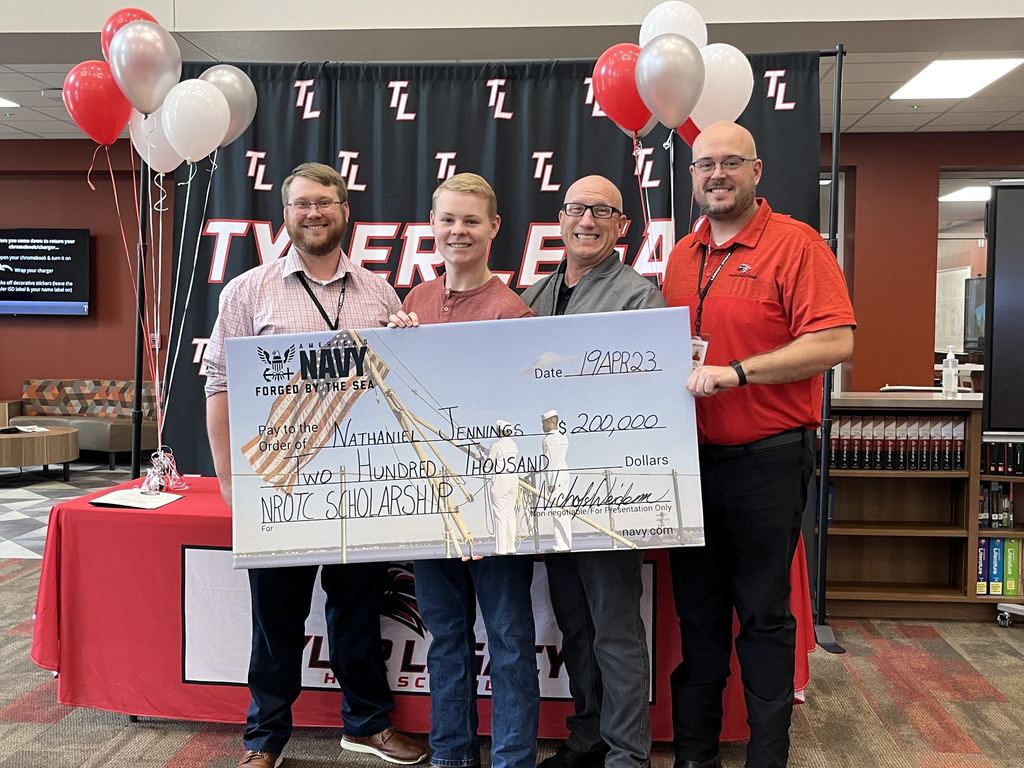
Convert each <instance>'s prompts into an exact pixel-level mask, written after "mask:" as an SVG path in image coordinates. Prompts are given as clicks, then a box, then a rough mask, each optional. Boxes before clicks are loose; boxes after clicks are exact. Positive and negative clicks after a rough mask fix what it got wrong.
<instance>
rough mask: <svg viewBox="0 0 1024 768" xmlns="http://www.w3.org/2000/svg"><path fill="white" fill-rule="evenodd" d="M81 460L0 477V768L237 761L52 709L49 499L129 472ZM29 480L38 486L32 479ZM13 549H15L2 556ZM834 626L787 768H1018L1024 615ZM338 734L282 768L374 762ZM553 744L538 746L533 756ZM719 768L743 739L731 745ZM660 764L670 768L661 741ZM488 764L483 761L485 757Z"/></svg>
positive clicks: (227, 748) (182, 731)
mask: <svg viewBox="0 0 1024 768" xmlns="http://www.w3.org/2000/svg"><path fill="white" fill-rule="evenodd" d="M126 476H127V473H126V472H124V471H119V472H115V473H110V472H107V471H106V470H105V469H101V468H98V467H85V466H77V465H76V466H75V467H74V469H73V473H72V483H71V484H70V485H68V484H64V483H61V482H59V475H56V478H57V479H55V477H54V476H49V477H47V476H42V475H31V476H27V477H26V476H23V477H22V478H20V479H18V480H12V479H10V478H5V477H3V476H0V536H5V537H7V538H6V540H4V541H3V542H0V547H3V549H0V558H4V559H0V638H2V642H0V768H64V767H65V766H67V767H68V768H71V767H72V766H76V767H77V766H86V767H88V768H93V767H94V768H101V767H103V768H128V767H129V766H131V767H132V768H134V767H136V766H138V767H140V768H164V767H165V766H166V767H168V768H231V766H233V765H234V764H235V761H236V760H237V759H238V755H239V752H240V749H241V739H240V735H241V734H240V729H239V728H238V727H237V726H230V725H229V726H224V725H209V724H198V723H186V722H177V721H167V720H143V721H141V722H137V723H129V722H128V721H127V719H126V718H124V717H122V716H120V715H112V714H108V713H105V712H99V711H96V710H86V709H73V708H70V707H64V706H60V705H58V704H57V703H56V681H55V680H54V679H53V678H52V677H51V675H50V674H49V673H48V672H44V671H42V670H40V669H38V668H37V667H35V665H33V664H32V662H31V661H30V660H29V646H30V643H31V632H32V610H33V603H34V600H35V592H36V584H37V582H38V579H39V561H38V559H32V558H37V557H38V554H37V553H39V552H41V551H42V549H41V547H42V540H43V536H44V535H45V525H46V517H45V513H46V511H48V509H49V505H50V504H51V503H52V502H53V500H55V499H59V498H64V497H66V496H74V495H78V494H80V493H82V492H84V491H85V490H88V489H91V488H96V487H103V486H104V485H110V484H113V483H116V482H120V481H122V480H123V479H125V478H126ZM27 481H34V482H27ZM7 552H12V553H14V556H13V557H12V556H11V555H8V554H6V553H7ZM994 616H995V611H994V609H993V621H992V622H990V623H968V622H963V623H960V622H921V621H913V622H910V621H902V622H899V621H889V620H885V621H883V620H874V621H872V620H859V621H858V620H843V621H834V622H833V627H834V629H835V630H836V635H837V637H838V638H839V641H840V642H841V643H842V644H843V645H844V646H845V647H846V649H847V651H848V652H847V653H846V654H845V655H841V656H834V655H831V654H828V653H825V652H823V651H820V650H819V651H818V652H817V653H815V654H813V655H812V657H811V675H812V682H811V685H810V687H809V688H808V690H807V698H808V703H807V704H803V705H801V706H798V707H797V708H796V710H795V713H794V718H793V728H792V732H791V735H792V753H791V759H790V766H791V767H792V768H1024V623H1021V624H1018V625H1016V626H1013V627H1010V628H1009V629H1003V628H1000V627H998V626H997V625H996V623H995V621H994ZM337 740H338V733H337V732H336V731H334V730H330V729H300V730H298V731H297V732H296V734H295V736H294V737H293V738H292V740H291V742H290V743H289V745H288V749H287V751H286V757H287V760H286V762H285V768H314V766H331V765H345V766H352V767H353V768H363V767H364V766H365V768H370V766H379V763H377V762H375V761H374V760H373V759H372V758H369V757H365V756H356V755H353V754H352V753H348V752H344V753H343V752H342V751H341V749H340V747H339V746H338V741H337ZM555 746H557V745H556V744H554V743H552V742H543V743H542V744H541V757H545V756H547V755H548V754H550V753H551V752H552V751H553V749H554V748H555ZM722 754H723V757H724V759H725V760H724V764H725V766H727V768H739V766H742V765H743V745H741V744H730V745H725V746H724V747H723V750H722ZM652 762H653V764H654V766H655V768H670V766H671V765H672V756H671V750H670V749H669V748H668V747H667V745H659V746H658V748H657V750H656V753H655V754H654V756H653V761H652ZM487 764H488V762H487V760H486V758H485V765H487Z"/></svg>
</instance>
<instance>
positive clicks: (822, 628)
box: [814, 43, 846, 653]
mask: <svg viewBox="0 0 1024 768" xmlns="http://www.w3.org/2000/svg"><path fill="white" fill-rule="evenodd" d="M821 55H822V56H835V57H836V68H835V83H834V87H833V90H832V184H831V189H830V194H829V201H828V246H829V248H831V249H832V253H833V255H835V254H838V252H839V238H838V236H837V234H836V229H837V228H838V226H839V134H840V127H841V122H840V117H841V107H842V100H843V57H844V56H845V55H846V49H845V48H844V47H843V44H842V43H839V44H838V45H837V46H836V49H835V50H834V51H822V52H821ZM824 379H825V381H824V385H823V386H824V392H823V393H822V398H821V448H820V449H819V451H818V466H819V472H820V474H819V476H818V510H817V511H818V538H817V542H816V543H817V548H816V556H815V567H814V638H815V640H817V642H818V645H820V646H821V647H822V648H824V649H825V650H826V651H828V652H829V653H846V649H845V648H843V647H842V646H841V645H840V644H839V643H838V642H837V641H836V635H835V632H833V631H832V627H830V626H829V625H828V617H827V615H826V611H825V589H826V588H825V581H826V571H827V556H828V510H829V503H828V502H829V493H828V481H829V472H828V451H829V436H830V434H831V432H832V369H831V368H830V369H829V370H827V371H825V376H824Z"/></svg>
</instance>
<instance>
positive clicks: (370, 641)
mask: <svg viewBox="0 0 1024 768" xmlns="http://www.w3.org/2000/svg"><path fill="white" fill-rule="evenodd" d="M318 570H319V571H320V585H321V586H322V587H323V588H324V592H326V593H327V604H326V606H325V607H324V612H325V614H326V618H327V640H328V643H329V645H330V661H331V671H332V672H333V673H334V675H335V677H336V678H337V680H338V683H339V684H340V685H341V690H342V692H343V694H344V697H343V698H342V701H341V716H342V721H343V722H344V724H345V733H347V734H349V735H351V736H372V735H373V734H375V733H379V732H380V731H383V730H384V729H385V728H387V727H388V725H389V724H390V722H389V717H388V715H389V713H390V712H391V709H392V707H393V706H394V702H393V700H392V698H391V689H390V688H389V687H388V680H387V672H386V669H385V666H384V651H383V646H382V644H381V636H380V605H381V600H382V599H383V597H384V588H385V587H386V586H387V572H388V565H387V563H352V564H349V565H325V566H324V567H323V568H318V567H317V566H315V565H309V566H296V567H288V568H252V569H250V570H249V592H250V595H251V598H252V651H251V655H250V658H249V693H250V696H251V699H250V703H249V714H248V717H247V718H246V727H245V737H244V739H243V740H244V742H245V748H246V749H255V750H259V751H263V752H273V753H275V754H280V753H281V752H282V751H284V745H285V744H287V743H288V739H289V737H290V736H291V733H292V704H293V703H294V702H295V699H297V698H298V696H299V691H300V690H301V689H302V656H303V649H304V648H305V646H306V642H307V639H306V629H305V625H306V617H307V616H308V615H309V609H310V600H311V598H312V596H313V587H314V584H315V583H316V576H317V571H318Z"/></svg>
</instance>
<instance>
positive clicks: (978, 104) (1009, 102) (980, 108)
mask: <svg viewBox="0 0 1024 768" xmlns="http://www.w3.org/2000/svg"><path fill="white" fill-rule="evenodd" d="M1022 90H1024V89H1022ZM1010 110H1015V111H1017V112H1022V111H1024V92H1022V93H1021V95H1020V96H1003V97H984V96H975V97H973V98H970V99H966V100H964V101H962V102H960V103H959V104H957V105H956V106H955V107H953V110H952V111H953V112H1007V111H1010Z"/></svg>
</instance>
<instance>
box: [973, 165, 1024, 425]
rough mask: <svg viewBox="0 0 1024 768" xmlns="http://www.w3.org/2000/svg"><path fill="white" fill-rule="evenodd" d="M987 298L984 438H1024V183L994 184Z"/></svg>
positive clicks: (989, 233)
mask: <svg viewBox="0 0 1024 768" xmlns="http://www.w3.org/2000/svg"><path fill="white" fill-rule="evenodd" d="M987 223H988V273H987V277H988V281H987V285H986V294H987V295H986V297H985V308H986V312H985V402H984V408H983V418H982V426H983V428H984V429H985V431H986V432H1024V344H1022V343H1021V340H1022V339H1024V182H1021V181H1014V182H1005V181H999V182H995V183H993V184H992V199H991V201H990V202H989V212H988V222H987Z"/></svg>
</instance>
